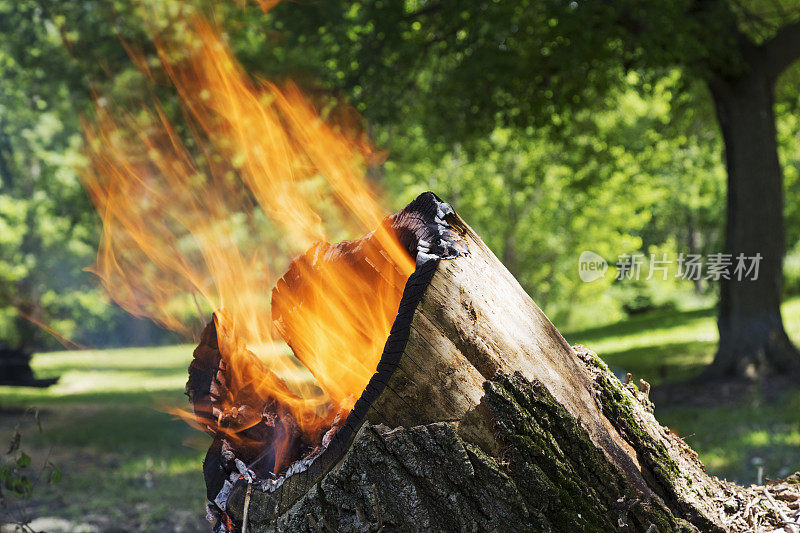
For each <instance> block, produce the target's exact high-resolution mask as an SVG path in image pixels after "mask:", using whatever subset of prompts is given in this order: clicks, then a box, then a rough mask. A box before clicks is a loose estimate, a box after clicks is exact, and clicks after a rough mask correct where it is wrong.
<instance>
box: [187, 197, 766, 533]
mask: <svg viewBox="0 0 800 533" xmlns="http://www.w3.org/2000/svg"><path fill="white" fill-rule="evenodd" d="M385 224H386V225H388V227H390V228H391V229H392V231H395V232H396V233H397V235H398V238H399V239H400V241H401V242H402V243H403V245H404V246H405V247H406V249H407V250H408V251H409V253H410V254H411V256H412V257H414V258H416V270H415V271H414V273H413V274H412V275H411V276H410V277H409V278H408V280H407V282H406V284H405V290H404V292H403V296H402V300H401V302H400V305H399V310H398V313H397V318H396V320H395V321H394V324H393V325H392V328H391V333H390V335H389V337H388V339H387V341H386V345H385V349H384V351H383V355H382V357H381V360H380V363H379V364H378V365H377V368H376V369H375V374H374V376H373V377H372V379H371V380H370V381H369V384H368V385H367V387H366V389H365V390H364V392H363V394H362V395H361V397H360V398H359V399H358V401H357V402H356V403H355V407H354V408H353V409H352V410H351V411H350V412H349V414H346V418H345V417H344V416H343V415H340V416H339V417H338V419H337V418H334V417H333V416H332V417H331V419H330V420H328V421H327V422H326V423H327V427H329V428H331V429H330V430H329V431H327V432H326V433H325V435H323V436H318V437H317V438H316V440H315V439H311V441H309V440H308V439H307V438H304V437H296V438H293V439H290V441H289V442H290V446H293V447H294V449H295V450H296V453H294V455H293V456H292V459H293V462H292V463H291V464H290V465H288V466H286V467H285V468H284V469H283V471H281V472H272V471H266V470H265V468H264V467H263V464H262V463H263V462H264V461H263V458H264V457H265V454H266V455H267V456H269V457H270V461H271V460H272V455H274V454H273V453H272V452H269V451H267V452H265V451H264V450H269V449H270V442H269V440H270V439H272V438H274V436H275V434H277V433H280V434H282V435H285V434H293V432H295V433H296V431H295V429H294V427H295V425H296V424H295V423H294V422H293V421H292V420H291V417H290V416H288V415H287V414H286V412H285V411H283V410H281V406H280V405H279V404H280V402H277V404H276V403H275V402H273V401H272V400H268V401H264V402H262V404H260V405H250V406H248V405H242V412H244V411H247V410H248V409H249V410H250V411H248V412H255V413H261V414H259V415H257V416H256V419H258V418H259V416H260V417H261V419H260V420H258V421H257V422H256V423H253V422H252V421H251V422H250V423H249V424H244V425H243V426H242V427H245V429H244V430H243V431H245V432H250V433H249V435H248V436H249V438H248V440H247V442H248V443H249V444H247V445H241V444H232V442H231V440H230V439H229V436H228V434H227V433H226V432H222V431H220V430H219V428H218V427H216V428H215V427H214V424H213V419H214V418H215V417H216V418H217V419H218V420H221V419H222V418H223V413H222V412H221V411H219V409H217V410H216V411H215V407H214V406H215V402H218V401H219V397H220V395H221V394H222V392H220V390H221V389H225V388H226V387H227V386H228V384H227V383H228V380H229V376H227V375H226V367H225V360H224V357H223V356H222V355H221V354H220V350H219V347H218V343H217V331H216V330H215V328H214V326H213V324H210V325H209V327H208V328H207V329H206V332H205V333H204V337H203V340H202V341H201V343H200V346H199V347H198V349H197V350H196V352H195V360H194V362H193V363H192V366H191V367H190V380H189V383H188V384H187V394H189V396H190V398H191V400H192V402H193V403H194V405H195V410H196V412H197V413H198V417H199V418H200V419H201V420H203V419H204V417H205V419H206V420H210V421H211V422H209V428H210V432H211V433H212V434H213V435H214V436H215V441H214V444H213V445H212V447H211V449H210V450H209V454H208V456H207V458H206V461H205V465H204V472H205V475H206V483H207V487H208V498H209V502H210V504H209V509H210V514H211V515H212V519H213V520H214V522H215V528H216V529H217V530H219V531H226V530H246V531H248V532H253V531H292V532H294V531H309V532H317V531H339V532H344V531H376V530H383V531H419V530H423V531H488V530H493V531H540V530H541V531H614V530H620V531H648V532H654V531H662V532H664V531H675V530H687V531H694V530H701V531H724V530H737V527H738V526H737V525H736V524H739V522H735V523H734V521H733V519H732V517H731V513H732V512H733V511H731V510H730V509H728V511H725V505H723V504H722V503H721V502H724V501H729V500H731V498H735V497H736V495H737V494H741V490H742V489H741V488H740V487H737V486H735V485H732V484H729V483H726V482H723V481H720V480H718V479H716V478H713V477H709V476H707V475H706V474H705V472H704V469H703V466H702V464H701V463H700V462H699V460H698V459H697V456H696V454H695V453H694V452H693V451H692V450H691V449H690V448H689V447H688V446H687V445H686V444H685V443H684V442H683V441H682V440H681V439H680V438H678V437H676V436H674V435H673V434H671V433H670V432H669V431H668V430H667V429H666V428H663V427H662V426H660V425H659V424H658V423H657V422H656V420H655V418H654V417H653V415H652V404H650V402H649V400H648V399H647V396H646V394H645V393H642V392H639V390H638V389H637V388H636V387H634V386H632V385H624V384H622V383H620V382H619V380H618V379H617V378H616V377H614V375H613V374H612V373H611V372H610V371H609V370H608V368H607V367H606V366H605V364H604V363H603V362H602V361H601V360H600V359H599V358H598V357H597V356H596V355H595V354H594V353H592V352H590V351H589V350H588V349H586V348H583V347H575V348H573V347H570V346H569V345H568V344H567V342H566V341H565V340H564V338H563V337H562V336H561V334H560V333H559V332H558V331H557V330H556V328H555V327H554V326H553V325H552V323H551V322H550V321H549V320H548V319H547V317H546V316H545V315H544V314H543V313H542V311H541V310H540V309H539V308H538V307H537V306H536V304H535V303H534V302H533V301H532V300H531V299H530V297H528V295H527V294H526V293H525V292H524V291H523V289H522V288H521V287H520V285H519V284H518V283H517V281H516V280H515V279H514V278H513V277H512V276H511V274H510V273H509V272H508V271H507V270H506V269H505V268H504V267H503V265H502V264H501V263H500V262H499V261H498V260H497V258H496V257H495V256H494V254H492V252H491V251H490V250H489V249H488V248H487V247H486V245H485V244H484V243H483V242H482V241H481V239H480V238H479V237H478V236H477V235H476V234H475V233H474V232H473V231H472V230H471V229H470V228H469V226H467V225H466V224H465V223H464V221H463V220H461V218H460V217H459V216H458V215H456V214H455V213H454V212H453V211H452V209H450V207H449V206H448V205H447V204H444V203H442V202H441V201H440V200H439V199H438V198H436V197H435V196H434V195H433V194H431V193H426V194H423V195H422V196H420V197H419V198H417V200H415V201H414V202H412V203H411V204H410V205H409V206H408V207H406V208H405V209H404V210H403V211H400V212H399V213H397V214H395V215H393V216H391V217H389V218H387V220H386V222H385ZM370 239H371V236H367V237H365V238H364V239H363V240H362V241H355V242H349V243H343V244H342V245H336V246H329V245H328V246H326V247H324V249H322V250H320V249H317V250H315V251H314V252H313V253H311V254H306V255H305V256H303V257H302V258H300V259H298V260H297V261H300V262H301V263H303V262H305V263H306V264H311V265H314V264H317V263H324V262H326V261H347V262H349V264H359V265H360V264H362V263H363V264H364V265H375V262H376V261H380V255H379V254H377V255H376V253H375V249H374V248H373V247H371V246H370V242H371V241H370ZM365 257H366V258H367V259H366V260H364V261H362V260H363V259H364V258H365ZM364 268H366V269H367V270H369V267H368V266H365V267H364ZM378 270H380V269H377V268H376V271H378ZM301 273H305V274H306V275H313V270H308V269H302V268H299V266H298V265H297V264H296V265H295V267H293V268H290V271H289V273H288V274H287V276H285V278H284V281H283V282H282V283H283V284H282V285H281V284H279V286H278V287H277V288H276V293H275V294H274V295H273V312H274V314H275V316H276V320H277V322H279V323H281V321H284V322H287V321H288V322H291V320H292V312H293V308H292V306H289V305H283V306H282V305H281V303H280V302H281V301H286V299H287V296H286V293H287V292H288V293H294V294H296V293H298V291H300V292H302V286H303V283H304V279H303V276H302V275H301ZM367 275H370V274H367ZM381 279H383V278H381ZM375 280H376V281H375V282H376V283H390V282H393V281H391V280H389V281H386V280H385V279H384V280H383V281H380V280H379V279H378V277H375ZM394 282H396V280H395V281H394ZM289 300H291V299H289ZM276 301H277V302H278V303H277V307H276ZM292 301H294V300H292ZM364 312H369V310H368V309H365V310H364ZM290 330H291V328H290V327H285V328H284V329H283V331H290ZM288 336H289V338H287V339H286V340H287V342H288V343H289V344H290V345H293V342H294V341H295V339H292V338H291V335H288ZM265 372H266V370H265ZM218 411H219V412H218ZM238 412H239V410H237V413H238ZM263 413H268V414H269V416H267V415H263ZM236 416H239V415H238V414H237V415H234V417H236ZM267 419H268V420H269V421H270V422H269V423H265V422H264V420H267ZM275 420H278V422H275ZM312 441H313V442H312ZM266 462H267V463H269V461H266ZM775 523H777V522H775ZM745 527H749V526H745Z"/></svg>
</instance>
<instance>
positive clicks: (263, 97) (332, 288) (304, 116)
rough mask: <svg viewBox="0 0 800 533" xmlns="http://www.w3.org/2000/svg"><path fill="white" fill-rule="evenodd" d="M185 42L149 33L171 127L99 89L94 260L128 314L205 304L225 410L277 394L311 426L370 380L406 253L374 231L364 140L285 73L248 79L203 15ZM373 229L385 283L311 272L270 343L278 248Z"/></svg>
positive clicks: (92, 171)
mask: <svg viewBox="0 0 800 533" xmlns="http://www.w3.org/2000/svg"><path fill="white" fill-rule="evenodd" d="M192 37H193V39H191V43H192V44H191V46H190V47H189V48H190V49H189V51H188V57H186V55H187V54H186V52H185V51H183V50H176V47H175V46H174V45H172V44H169V43H168V42H164V41H157V42H156V45H157V49H158V52H159V57H160V58H161V62H162V66H163V71H164V72H165V73H166V74H167V75H168V77H169V79H170V80H171V83H172V85H173V86H174V88H175V89H176V90H177V93H178V94H179V95H180V99H181V103H182V105H183V111H184V113H183V115H184V116H183V118H184V119H185V120H183V121H181V122H180V125H176V124H173V123H171V122H170V121H169V120H168V118H167V113H166V112H165V110H164V109H163V108H162V107H161V106H160V105H159V104H158V103H157V102H156V103H154V104H151V105H142V107H141V109H138V110H136V111H135V112H131V111H127V112H126V111H122V110H119V109H113V106H111V105H108V104H103V103H102V99H98V105H97V113H96V118H95V119H94V120H92V121H87V122H86V123H85V132H86V136H87V140H88V143H87V144H88V146H89V149H88V156H89V161H90V165H89V171H88V172H87V173H86V175H85V177H84V184H85V187H86V190H87V191H88V193H89V196H90V198H91V200H92V202H93V204H94V206H95V207H96V209H97V212H98V213H99V215H100V217H101V219H102V222H103V230H102V236H101V243H100V247H99V250H98V255H97V261H96V264H95V266H94V267H93V268H92V271H93V272H94V273H95V274H97V275H98V276H99V277H100V278H101V280H102V283H103V284H104V286H105V288H106V289H107V290H108V292H109V294H110V295H111V297H112V298H113V299H114V301H116V302H117V303H118V304H119V305H120V306H122V307H123V308H125V309H126V310H127V311H129V312H130V313H132V314H134V315H137V316H144V317H149V318H151V319H152V320H154V321H156V322H157V323H158V324H161V325H162V326H164V327H166V328H169V329H172V330H175V331H178V332H182V333H191V332H192V331H196V328H195V327H194V326H193V324H196V323H197V316H196V314H197V312H198V311H200V307H204V308H206V309H208V310H214V311H215V313H214V318H215V323H216V329H217V336H218V338H219V347H220V351H221V352H222V354H223V356H224V357H225V359H226V363H227V365H228V373H229V375H230V376H231V377H232V379H231V381H232V383H229V385H230V386H231V387H232V388H235V390H234V391H233V393H232V395H231V397H229V398H226V399H224V402H225V403H226V405H225V408H226V409H236V408H237V402H240V401H242V397H241V396H240V397H239V398H235V396H236V395H237V394H239V393H241V394H243V395H244V396H245V398H244V400H245V401H247V402H252V405H260V404H259V403H258V402H259V401H260V402H261V404H263V402H264V401H266V400H267V399H270V398H273V399H276V400H277V401H278V402H279V403H280V404H281V405H282V406H283V407H285V408H287V409H289V410H290V411H291V412H292V414H293V416H294V418H295V419H296V420H297V421H298V423H299V424H300V426H301V427H302V430H303V431H304V432H307V433H308V434H312V433H314V432H318V431H320V430H321V429H324V428H321V427H320V426H321V424H323V423H325V421H326V420H327V421H329V417H328V416H327V415H326V413H329V412H331V411H332V410H338V409H339V408H350V407H352V404H353V402H354V401H355V399H356V398H357V397H358V395H359V394H360V392H361V391H362V390H363V389H364V387H365V386H366V384H367V382H368V381H369V378H370V377H371V375H372V374H373V372H374V371H375V367H376V365H377V362H378V359H379V357H380V354H381V350H382V348H383V343H384V342H385V340H386V338H387V336H388V333H389V328H390V327H391V323H392V320H393V318H394V316H395V314H396V312H397V307H398V304H399V300H400V297H401V294H402V289H403V285H404V282H405V279H407V278H408V276H409V275H410V274H411V272H412V271H413V268H414V264H413V261H412V260H411V258H410V257H409V256H408V253H407V252H406V251H405V249H404V248H403V247H402V246H401V245H400V243H399V242H398V241H397V239H396V237H395V235H394V234H393V233H392V232H391V231H389V230H387V229H386V228H384V227H382V226H381V221H382V219H383V216H384V213H385V211H384V209H383V208H382V207H381V205H380V203H379V201H378V200H377V196H376V193H375V192H374V191H373V190H372V189H371V188H370V186H369V184H368V183H367V180H366V177H365V162H366V161H367V160H368V159H369V158H370V157H372V155H373V152H372V150H371V148H370V147H369V145H368V143H366V142H365V141H364V140H363V139H362V138H360V137H359V136H354V135H347V134H345V132H344V131H343V130H342V129H340V128H337V127H336V126H334V125H331V124H328V123H326V122H325V121H323V120H322V119H321V118H320V115H319V113H318V112H317V110H316V109H315V107H314V106H313V105H312V104H311V103H310V102H309V101H308V100H307V99H306V98H305V97H304V95H303V94H302V93H301V92H300V90H299V89H298V88H297V87H296V86H294V85H292V84H291V83H288V84H286V85H285V86H281V87H279V86H277V85H275V84H273V83H270V82H267V81H253V80H252V79H251V78H250V77H249V76H248V75H247V74H246V73H245V72H244V70H243V69H242V67H241V66H240V65H239V64H238V63H237V61H236V59H235V58H234V57H233V55H232V53H231V51H230V49H229V48H228V47H227V46H226V44H225V42H224V41H223V39H222V37H221V36H220V34H219V32H218V31H217V30H216V29H215V28H214V27H213V26H211V25H210V24H209V23H208V22H206V21H204V20H202V19H197V20H195V21H194V23H193V24H192ZM178 51H182V53H176V52H178ZM181 56H183V57H182V58H181V59H173V58H175V57H181ZM135 59H137V58H135ZM138 59H139V60H140V61H139V64H142V65H144V61H141V58H138ZM147 73H148V74H150V72H149V70H147ZM151 75H152V74H151ZM187 132H188V134H187ZM376 228H378V229H377V230H376ZM372 230H375V233H374V234H373V235H372V238H371V241H373V242H374V243H375V245H374V249H373V250H372V252H370V253H371V254H372V258H371V259H370V264H371V265H373V267H374V268H376V269H378V272H379V274H380V275H379V278H380V279H368V278H365V277H363V276H361V277H359V275H358V273H357V272H355V271H354V270H353V268H352V267H349V266H347V265H345V264H342V263H340V264H333V263H332V264H329V265H326V266H325V267H324V268H317V269H315V275H313V276H312V275H309V276H307V279H305V283H306V286H305V288H304V289H303V290H304V292H303V293H302V294H303V295H305V296H304V297H307V298H309V301H313V304H306V305H303V306H301V309H299V310H297V311H294V314H293V315H292V314H291V311H287V310H289V309H290V308H292V306H297V305H299V304H300V302H298V301H294V300H293V298H297V297H298V295H290V294H283V296H281V295H282V293H281V292H280V291H276V295H277V296H276V298H277V297H282V300H281V302H280V303H278V304H276V302H272V306H273V308H274V307H276V305H277V307H279V308H280V309H282V310H283V311H286V313H285V314H284V318H283V319H282V320H281V321H280V322H279V323H278V324H277V326H278V331H280V332H281V333H282V334H284V335H285V336H287V338H289V339H290V341H291V344H292V348H293V350H294V353H290V352H289V351H288V350H286V349H285V348H281V347H280V344H279V342H278V339H277V337H276V334H275V333H276V329H275V324H273V321H274V317H273V315H272V312H271V309H270V301H269V296H268V295H269V293H270V290H271V288H272V287H273V285H275V282H276V281H277V278H278V276H276V275H275V272H281V271H282V269H283V268H285V266H286V263H287V261H286V260H285V258H287V257H291V256H292V255H296V254H298V253H301V252H303V251H305V250H306V249H308V248H309V247H310V246H312V245H313V244H314V243H316V242H319V241H325V240H329V239H331V238H336V240H338V239H339V238H341V236H343V235H345V236H346V235H353V236H358V235H361V234H364V233H366V232H368V231H372ZM299 264H301V265H302V264H305V263H303V262H302V261H300V262H299ZM298 268H300V269H301V270H302V268H305V267H302V266H299V267H298ZM308 268H311V267H310V266H308ZM192 300H194V302H193V301H192ZM195 305H196V307H195ZM187 308H188V309H191V310H192V312H191V313H187V311H186V310H187ZM195 309H197V310H195ZM286 317H289V318H286ZM309 373H310V374H311V376H313V379H309ZM222 416H223V414H222V413H220V415H219V419H218V420H221V418H222ZM247 423H248V422H247V421H246V420H245V421H243V422H242V424H244V426H246V425H247ZM219 429H220V431H222V430H223V429H224V428H222V427H220V428H219ZM236 429H237V430H238V429H241V427H237V428H236ZM277 463H278V461H277V460H276V464H277Z"/></svg>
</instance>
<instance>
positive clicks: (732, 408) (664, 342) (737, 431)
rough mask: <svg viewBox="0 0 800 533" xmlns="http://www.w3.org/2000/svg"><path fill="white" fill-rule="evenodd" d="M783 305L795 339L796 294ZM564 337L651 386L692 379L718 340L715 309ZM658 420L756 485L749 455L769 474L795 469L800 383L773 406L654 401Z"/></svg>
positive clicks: (799, 325)
mask: <svg viewBox="0 0 800 533" xmlns="http://www.w3.org/2000/svg"><path fill="white" fill-rule="evenodd" d="M782 310H783V318H784V323H785V325H786V329H787V331H788V333H789V336H790V337H791V338H792V340H793V341H794V342H795V343H797V344H800V298H795V299H792V300H789V301H787V302H786V303H785V304H784V305H783V308H782ZM564 336H565V337H566V339H567V340H568V341H569V342H570V343H571V344H577V343H580V344H585V345H586V346H588V347H589V348H591V349H592V350H594V351H595V352H596V353H597V354H598V355H600V356H601V357H602V358H603V360H604V361H605V362H606V363H607V364H608V365H609V366H611V368H612V369H613V370H614V371H615V372H616V373H617V374H618V375H620V374H624V373H625V372H630V373H631V374H633V376H634V378H635V379H636V380H638V379H639V378H643V379H645V380H647V381H649V382H650V383H651V384H652V385H653V386H655V387H657V386H658V385H659V384H661V383H665V382H668V381H681V380H685V379H688V378H691V377H693V376H696V375H697V374H698V373H699V372H700V371H701V369H702V368H703V367H704V366H705V365H706V364H708V363H710V362H711V360H712V359H713V357H714V351H715V350H716V347H717V339H718V336H717V328H716V315H715V312H714V310H713V309H701V310H694V311H683V312H681V311H663V312H655V313H650V314H647V315H642V316H636V317H632V318H630V319H628V320H626V321H624V322H621V323H618V324H612V325H608V326H603V327H599V328H592V329H586V330H582V331H573V332H565V334H564ZM656 418H658V420H659V422H661V423H662V424H664V425H666V426H669V427H670V428H672V429H673V430H674V431H677V432H678V434H679V435H681V436H683V438H684V439H685V440H686V442H687V443H688V444H689V445H690V446H691V447H692V448H694V449H695V450H696V451H697V452H698V453H699V455H700V458H701V459H702V460H703V463H704V464H705V465H706V467H707V469H708V471H709V472H710V473H713V474H716V475H719V476H721V477H726V478H728V479H731V480H735V481H738V482H741V483H751V482H754V481H755V478H756V467H755V466H754V465H753V459H754V458H760V459H761V460H763V461H764V475H765V476H767V477H785V476H786V475H788V474H791V473H792V472H795V471H797V470H800V388H798V389H797V390H795V391H790V392H787V393H785V394H784V395H783V397H782V398H780V400H779V401H777V402H772V403H767V402H764V401H762V400H761V399H760V398H757V397H753V398H743V399H741V401H739V402H736V404H735V405H720V406H714V407H692V408H689V407H684V408H666V407H664V406H659V405H656Z"/></svg>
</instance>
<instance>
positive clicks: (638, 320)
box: [564, 308, 716, 348]
mask: <svg viewBox="0 0 800 533" xmlns="http://www.w3.org/2000/svg"><path fill="white" fill-rule="evenodd" d="M714 317H716V310H715V309H714V308H709V309H693V310H691V311H674V310H663V311H653V312H650V313H646V314H642V315H638V316H632V317H630V318H628V319H626V320H625V321H623V322H615V323H613V324H607V325H605V326H598V327H594V328H587V329H583V330H576V331H569V332H566V333H564V337H566V338H567V339H570V340H571V339H580V342H581V343H583V344H586V345H587V346H589V347H590V348H591V345H590V343H591V342H593V341H598V340H601V339H605V338H606V337H621V336H627V335H639V334H642V335H643V334H646V333H647V332H648V331H651V330H654V329H670V328H678V327H682V326H687V325H689V324H690V323H691V322H694V321H696V320H698V319H708V318H711V319H713V318H714Z"/></svg>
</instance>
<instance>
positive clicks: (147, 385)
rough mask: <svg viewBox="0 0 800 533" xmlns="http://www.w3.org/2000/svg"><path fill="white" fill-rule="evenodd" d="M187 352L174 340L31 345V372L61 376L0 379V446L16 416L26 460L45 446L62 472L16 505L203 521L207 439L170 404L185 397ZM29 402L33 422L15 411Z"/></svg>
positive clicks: (159, 524)
mask: <svg viewBox="0 0 800 533" xmlns="http://www.w3.org/2000/svg"><path fill="white" fill-rule="evenodd" d="M191 353H192V347H190V346H173V347H166V348H131V349H123V350H91V351H78V352H56V353H46V354H38V355H36V356H35V358H34V361H33V366H34V369H35V371H36V373H37V375H38V376H40V377H46V376H61V379H60V380H59V382H58V384H57V385H55V386H53V387H50V388H49V389H31V388H12V387H0V410H2V411H5V413H4V416H3V417H2V422H0V438H2V440H0V446H2V447H5V446H6V443H7V442H8V440H9V439H10V438H11V435H12V434H13V431H14V429H15V427H17V426H18V427H19V428H20V430H21V433H22V435H23V437H22V448H23V449H24V450H25V451H26V452H28V453H30V455H32V456H33V458H34V465H36V464H39V465H41V464H43V462H44V460H45V459H46V457H47V456H48V453H50V457H51V460H52V461H53V462H54V463H55V464H56V465H57V466H58V467H59V468H60V469H61V470H62V472H63V480H62V481H61V482H60V483H58V484H56V485H46V484H43V485H40V486H39V487H37V489H36V490H35V492H34V498H33V500H32V501H31V502H29V503H27V504H26V507H27V509H22V510H21V511H20V512H27V514H28V516H31V517H40V516H61V517H65V518H69V519H72V520H76V521H89V522H93V523H99V524H101V525H103V526H104V528H107V527H110V528H112V529H113V528H114V527H119V528H120V529H123V530H129V531H172V530H179V529H183V530H184V531H195V530H198V528H203V527H206V526H203V516H204V512H203V505H204V490H203V487H204V485H203V477H202V472H201V469H200V465H201V461H202V458H203V455H204V453H205V449H206V448H207V447H208V443H209V439H208V437H206V436H205V435H204V434H203V433H201V432H199V431H197V430H195V429H192V428H191V427H189V426H188V425H187V424H186V423H185V422H183V421H181V420H179V419H177V418H176V417H175V416H173V415H171V414H169V412H170V410H172V409H174V408H176V407H182V408H186V407H187V406H188V405H187V399H186V397H185V396H184V395H183V386H184V384H185V382H186V375H187V374H186V370H187V365H188V363H189V360H190V359H191ZM29 406H35V407H38V408H39V409H40V413H41V414H40V420H41V424H42V428H43V429H42V431H41V432H39V430H38V428H37V426H36V423H35V420H34V418H33V416H32V415H31V414H30V413H28V414H25V413H24V412H22V410H23V409H24V408H26V407H29ZM9 415H10V416H9ZM13 517H16V516H13Z"/></svg>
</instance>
